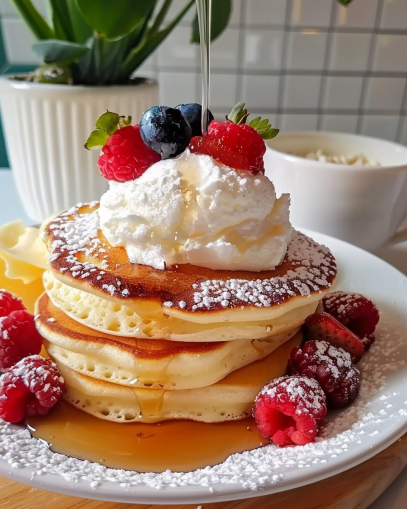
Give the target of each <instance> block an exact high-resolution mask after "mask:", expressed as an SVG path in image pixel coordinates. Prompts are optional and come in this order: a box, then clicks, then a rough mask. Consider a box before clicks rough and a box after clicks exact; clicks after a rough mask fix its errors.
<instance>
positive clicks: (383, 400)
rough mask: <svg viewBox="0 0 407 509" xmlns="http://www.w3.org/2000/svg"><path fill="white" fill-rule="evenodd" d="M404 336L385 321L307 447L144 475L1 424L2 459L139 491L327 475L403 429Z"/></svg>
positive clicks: (406, 416) (253, 485) (406, 418)
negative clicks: (347, 401) (339, 403)
mask: <svg viewBox="0 0 407 509" xmlns="http://www.w3.org/2000/svg"><path fill="white" fill-rule="evenodd" d="M405 339H406V337H405V333H404V332H399V331H397V325H396V324H394V323H392V322H391V321H390V320H388V319H387V320H386V319H385V318H384V317H382V318H381V322H380V327H379V330H378V333H377V340H376V343H375V344H374V345H373V346H372V349H371V351H370V352H369V353H368V354H367V355H366V356H365V358H364V359H363V360H362V361H361V363H360V364H359V367H360V370H361V375H362V387H361V391H360V395H359V398H358V399H357V400H356V402H355V403H354V404H353V405H351V406H350V407H349V408H347V409H345V410H341V411H336V412H333V413H331V414H330V415H329V419H330V420H329V422H328V424H327V426H326V427H325V428H324V429H323V430H322V433H321V436H320V437H318V438H317V439H316V442H314V443H311V444H307V445H305V446H298V447H288V448H283V449H280V448H278V447H276V446H274V445H268V446H266V447H263V448H260V449H256V450H254V451H249V452H244V453H242V454H234V455H232V456H230V457H229V458H228V459H227V460H226V461H225V462H224V463H222V464H220V465H216V466H214V467H207V468H205V469H201V470H197V471H194V472H187V473H173V472H169V471H167V472H164V473H162V474H151V473H148V474H139V473H137V472H128V471H124V470H113V469H109V468H106V467H104V466H102V465H98V464H92V463H90V462H88V461H80V460H78V459H75V458H67V457H66V456H63V455H61V454H55V453H53V452H52V451H50V449H49V448H48V446H47V444H45V443H44V442H42V441H39V440H36V439H33V438H31V436H30V434H29V432H28V431H27V430H25V429H23V428H20V427H17V426H11V425H9V424H6V423H3V422H1V421H0V457H1V458H3V459H4V460H6V461H7V462H8V463H9V465H10V466H11V468H13V469H17V468H30V469H32V470H33V472H35V473H33V476H37V475H43V474H46V473H52V474H56V475H60V476H62V477H63V478H64V479H66V480H67V481H69V482H71V483H72V482H74V483H77V482H78V483H79V482H88V483H89V485H92V486H93V487H97V486H99V487H100V486H102V487H103V485H104V483H109V484H111V483H114V484H116V488H115V489H116V490H121V489H123V490H127V491H128V490H132V489H135V492H136V491H137V486H148V487H150V488H153V489H164V488H166V489H172V488H178V489H180V487H183V486H200V487H206V488H207V489H209V490H216V486H219V485H220V484H221V485H234V487H236V489H242V488H243V489H247V490H255V489H259V488H261V487H266V486H270V485H273V484H277V483H285V482H288V481H289V480H290V479H292V478H293V476H296V475H297V476H298V470H299V469H302V468H306V467H311V466H312V467H313V471H314V472H316V471H318V472H319V474H322V473H323V471H324V470H325V469H326V468H330V467H331V465H332V464H337V462H338V461H343V462H349V461H353V460H354V459H355V454H356V456H357V454H358V453H360V452H361V451H362V452H364V453H365V451H366V449H369V447H375V445H377V443H378V441H380V439H381V435H382V434H385V435H386V434H387V435H386V436H387V437H389V436H391V434H392V433H394V429H396V431H397V430H399V431H400V434H401V431H402V429H403V426H404V427H405V426H406V425H407V400H406V398H404V399H402V400H401V401H405V400H406V401H405V402H404V406H403V403H400V395H399V393H398V392H397V391H395V390H394V384H392V383H391V378H392V377H393V376H394V375H395V372H396V371H398V370H403V369H406V368H405V360H406V358H407V351H406V349H405V348H404V349H403V341H405ZM386 436H385V438H386ZM394 436H396V434H394ZM361 444H363V445H361ZM338 458H339V459H338ZM318 469H319V470H318Z"/></svg>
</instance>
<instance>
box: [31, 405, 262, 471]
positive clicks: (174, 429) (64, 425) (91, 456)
mask: <svg viewBox="0 0 407 509" xmlns="http://www.w3.org/2000/svg"><path fill="white" fill-rule="evenodd" d="M27 424H28V428H29V430H30V431H31V434H32V436H34V437H36V438H41V439H43V440H45V441H46V442H47V443H49V444H50V447H51V449H52V450H53V451H55V452H58V453H61V454H65V455H67V456H73V457H76V458H79V459H84V460H89V461H94V462H96V463H100V464H102V465H103V466H106V467H110V468H120V469H125V470H136V471H138V472H156V473H161V472H164V471H165V470H168V469H169V470H172V471H174V472H188V471H191V470H196V469H198V468H204V467H206V466H213V465H216V464H219V463H221V462H223V461H224V460H225V459H226V458H227V457H228V456H230V455H231V454H234V453H237V452H243V451H251V450H253V449H257V448H258V447H261V446H262V445H265V444H266V443H267V442H268V441H267V440H266V439H265V438H263V437H262V436H261V435H260V433H259V432H258V430H257V428H256V425H255V422H254V420H253V419H252V418H248V419H244V420H242V421H234V422H224V423H219V424H205V423H200V422H193V421H166V422H162V423H158V424H143V423H134V424H131V423H129V424H119V423H113V422H110V421H104V420H101V419H98V418H96V417H93V416H91V415H89V414H86V413H85V412H82V411H81V410H78V409H77V408H74V407H72V406H71V405H69V404H68V403H66V402H65V401H62V402H60V403H59V404H58V406H57V407H56V408H55V409H54V410H53V411H52V412H51V413H50V414H48V415H47V416H45V417H36V418H30V419H28V422H27Z"/></svg>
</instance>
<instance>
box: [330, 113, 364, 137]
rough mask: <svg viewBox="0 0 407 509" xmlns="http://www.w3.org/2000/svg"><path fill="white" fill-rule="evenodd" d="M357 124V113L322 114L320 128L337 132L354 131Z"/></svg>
mask: <svg viewBox="0 0 407 509" xmlns="http://www.w3.org/2000/svg"><path fill="white" fill-rule="evenodd" d="M357 126H358V116H357V115H324V116H323V118H322V129H324V130H325V131H334V132H338V133H356V131H357Z"/></svg>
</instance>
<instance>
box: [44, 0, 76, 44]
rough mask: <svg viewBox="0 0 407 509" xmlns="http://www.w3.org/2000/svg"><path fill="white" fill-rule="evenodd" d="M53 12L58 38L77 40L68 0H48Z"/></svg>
mask: <svg viewBox="0 0 407 509" xmlns="http://www.w3.org/2000/svg"><path fill="white" fill-rule="evenodd" d="M48 3H49V5H50V8H51V12H52V22H53V24H54V30H55V35H56V36H57V38H58V39H64V40H66V41H72V42H74V41H75V37H74V33H73V28H72V23H71V17H70V15H69V9H68V0H48Z"/></svg>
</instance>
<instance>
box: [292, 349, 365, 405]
mask: <svg viewBox="0 0 407 509" xmlns="http://www.w3.org/2000/svg"><path fill="white" fill-rule="evenodd" d="M287 372H288V374H290V375H304V376H307V377H309V378H314V379H315V380H317V381H318V382H319V383H320V385H321V387H322V389H323V390H324V392H325V395H326V397H327V400H328V403H329V404H330V405H331V406H334V407H337V408H341V407H344V406H347V405H349V404H350V403H352V402H353V401H355V399H356V398H357V395H358V394H359V387H360V373H359V370H358V369H357V368H356V367H355V366H354V364H353V363H352V358H351V356H350V354H349V353H348V352H345V350H343V349H342V348H336V347H335V346H333V345H331V344H330V343H328V342H327V341H308V342H307V343H305V344H304V346H303V347H302V348H301V347H299V346H297V347H295V348H294V349H293V350H292V352H291V356H290V359H289V361H288V367H287Z"/></svg>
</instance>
